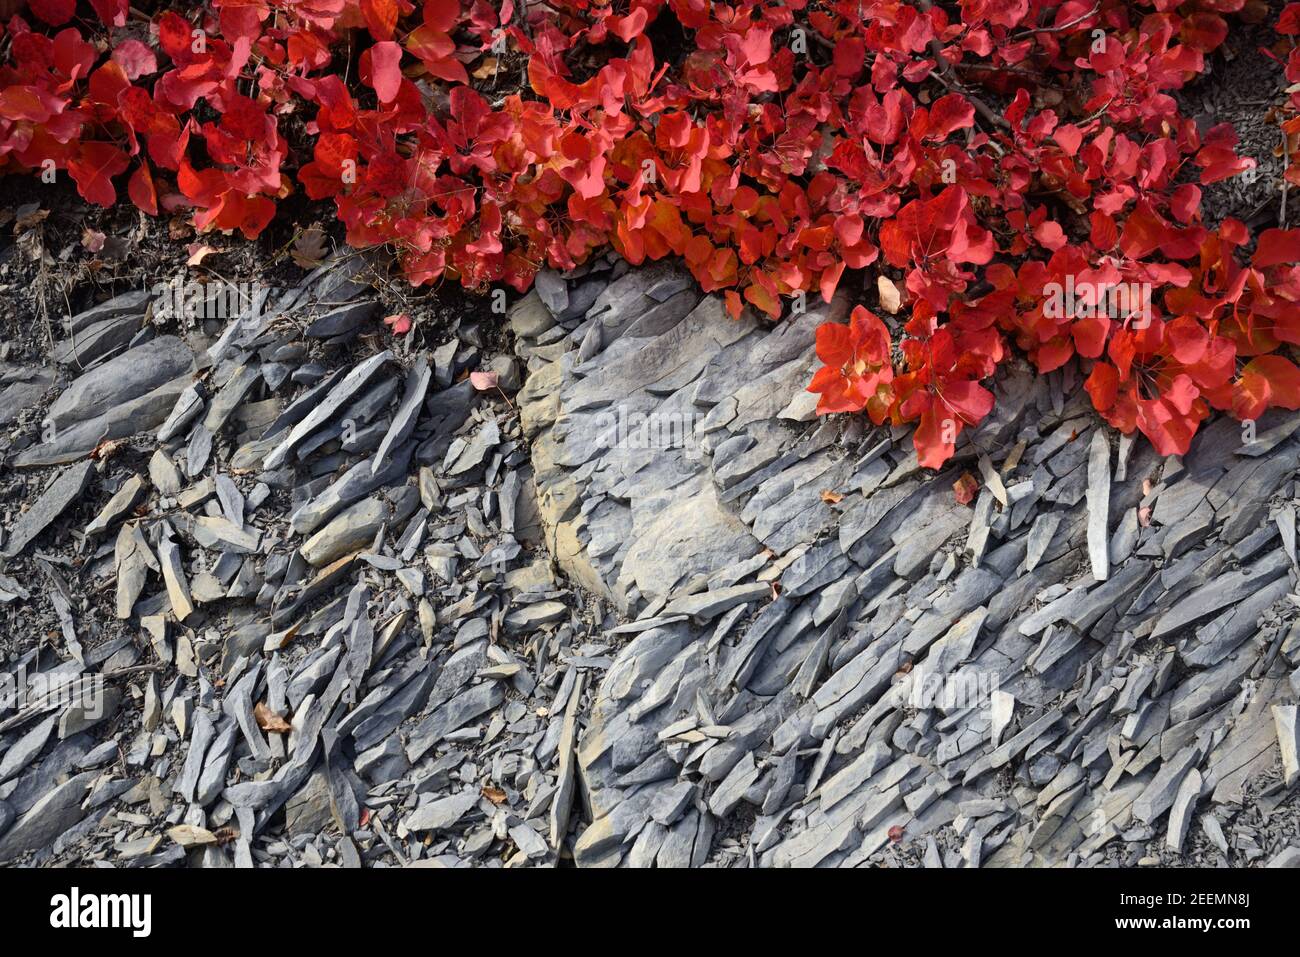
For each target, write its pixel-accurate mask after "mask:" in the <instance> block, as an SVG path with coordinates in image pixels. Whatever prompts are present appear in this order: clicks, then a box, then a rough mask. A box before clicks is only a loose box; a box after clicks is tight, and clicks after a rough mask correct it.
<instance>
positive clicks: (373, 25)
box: [361, 0, 398, 40]
mask: <svg viewBox="0 0 1300 957" xmlns="http://www.w3.org/2000/svg"><path fill="white" fill-rule="evenodd" d="M397 13H398V10H397V0H361V16H362V17H364V18H365V21H366V28H367V29H368V30H369V31H370V35H371V36H372V37H374V38H375V39H376V40H391V39H392V38H393V30H395V29H396V28H397Z"/></svg>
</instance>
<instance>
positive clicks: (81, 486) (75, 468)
mask: <svg viewBox="0 0 1300 957" xmlns="http://www.w3.org/2000/svg"><path fill="white" fill-rule="evenodd" d="M94 474H95V463H94V462H81V463H80V464H78V465H70V466H68V467H67V468H66V469H64V470H63V471H62V472H60V473H59V477H58V478H56V479H55V480H54V481H53V482H51V483H50V487H49V488H47V489H46V490H45V492H44V493H43V494H42V495H41V497H40V498H38V499H37V500H36V501H35V502H34V503H33V504H32V507H31V508H29V509H28V510H27V511H25V512H23V514H22V515H20V516H19V518H18V521H17V522H15V523H14V525H13V528H11V529H10V530H9V534H8V536H7V538H6V540H5V546H4V549H3V550H0V556H3V557H5V558H13V557H14V556H15V555H17V554H18V553H19V552H21V551H22V550H23V549H25V548H26V547H27V546H28V545H30V544H31V542H32V540H33V539H34V538H36V536H37V535H39V534H41V532H43V531H45V529H46V528H48V527H49V525H50V523H51V522H53V521H54V520H55V519H56V518H58V517H59V516H60V515H61V514H62V513H63V511H64V509H66V508H67V507H68V506H69V505H71V504H72V503H73V502H75V501H76V500H77V499H78V498H80V497H81V495H82V493H84V492H85V491H86V489H87V488H88V487H89V486H90V482H91V479H92V477H93V476H94Z"/></svg>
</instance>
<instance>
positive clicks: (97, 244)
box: [81, 229, 108, 253]
mask: <svg viewBox="0 0 1300 957" xmlns="http://www.w3.org/2000/svg"><path fill="white" fill-rule="evenodd" d="M107 238H108V237H107V236H105V235H104V234H103V233H101V232H100V231H99V230H98V229H83V230H82V231H81V245H82V246H83V247H85V248H86V249H87V250H89V251H90V252H92V253H97V252H99V251H100V250H102V249H103V248H104V240H106V239H107Z"/></svg>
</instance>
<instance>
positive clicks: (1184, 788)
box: [1165, 768, 1202, 854]
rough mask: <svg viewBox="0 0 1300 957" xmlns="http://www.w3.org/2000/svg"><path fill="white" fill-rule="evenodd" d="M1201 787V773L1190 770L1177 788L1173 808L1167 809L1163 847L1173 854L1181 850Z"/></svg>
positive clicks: (1194, 769) (1193, 769)
mask: <svg viewBox="0 0 1300 957" xmlns="http://www.w3.org/2000/svg"><path fill="white" fill-rule="evenodd" d="M1201 785H1202V780H1201V772H1199V771H1197V770H1196V768H1192V769H1191V770H1190V771H1188V772H1187V776H1186V777H1185V778H1183V783H1182V784H1180V785H1179V786H1178V794H1177V796H1176V797H1175V798H1174V803H1173V807H1171V808H1170V809H1169V833H1168V834H1167V835H1166V836H1165V846H1166V847H1168V848H1169V850H1171V851H1173V852H1174V853H1175V854H1178V853H1180V852H1181V851H1182V849H1183V841H1184V840H1185V839H1186V838H1187V828H1188V827H1189V826H1190V825H1191V823H1192V812H1193V811H1194V810H1195V809H1196V802H1197V801H1198V800H1199V799H1200V797H1201Z"/></svg>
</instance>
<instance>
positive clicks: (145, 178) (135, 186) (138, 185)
mask: <svg viewBox="0 0 1300 957" xmlns="http://www.w3.org/2000/svg"><path fill="white" fill-rule="evenodd" d="M126 194H127V195H128V196H130V197H131V202H133V203H135V205H136V206H138V207H139V208H140V209H142V210H144V211H145V212H146V213H148V214H149V215H150V216H157V215H158V191H157V190H156V189H155V188H154V184H153V176H151V175H150V173H149V164H148V163H143V162H142V163H141V164H140V165H139V166H138V167H136V170H135V172H134V173H132V174H131V178H130V179H129V180H128V181H127V184H126Z"/></svg>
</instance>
